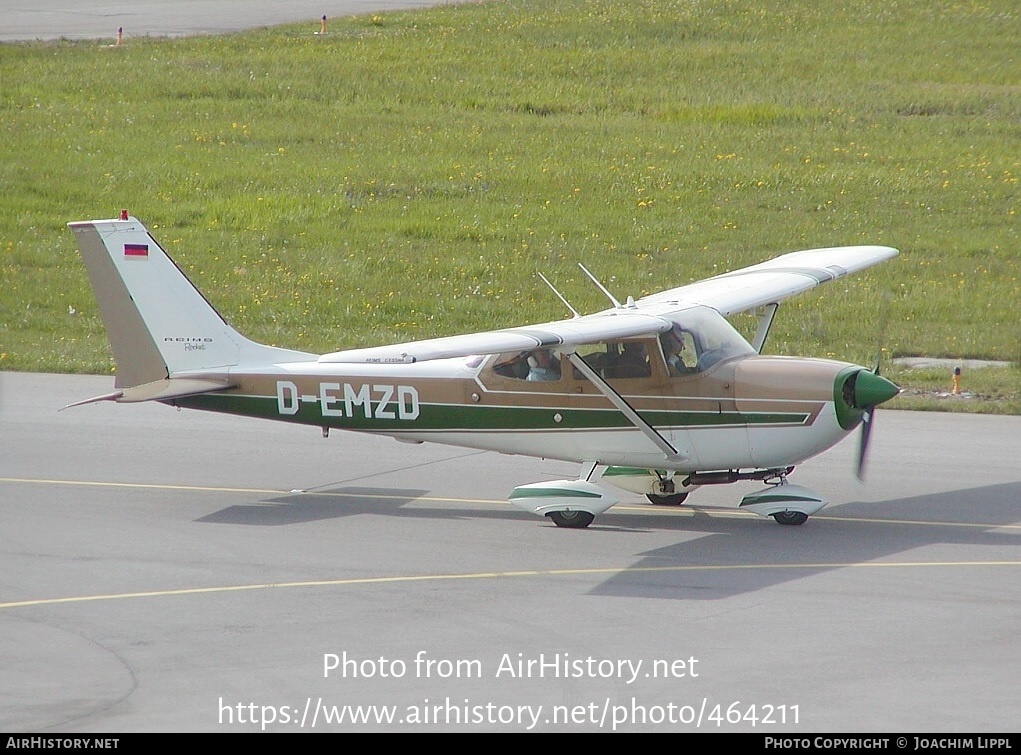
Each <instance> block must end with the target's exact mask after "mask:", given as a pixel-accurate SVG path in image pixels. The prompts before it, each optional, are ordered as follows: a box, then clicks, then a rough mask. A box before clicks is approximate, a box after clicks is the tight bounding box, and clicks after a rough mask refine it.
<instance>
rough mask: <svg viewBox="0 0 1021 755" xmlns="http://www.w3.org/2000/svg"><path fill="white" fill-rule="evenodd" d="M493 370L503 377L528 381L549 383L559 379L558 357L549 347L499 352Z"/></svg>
mask: <svg viewBox="0 0 1021 755" xmlns="http://www.w3.org/2000/svg"><path fill="white" fill-rule="evenodd" d="M493 372H494V373H496V374H497V375H501V376H503V377H509V378H514V379H515V380H525V381H528V382H533V383H534V382H543V383H551V382H556V381H558V380H560V357H559V356H557V355H556V354H554V353H553V352H551V351H550V350H549V349H533V350H532V351H521V352H514V353H512V354H501V355H500V356H498V357H497V358H496V362H495V363H494V365H493Z"/></svg>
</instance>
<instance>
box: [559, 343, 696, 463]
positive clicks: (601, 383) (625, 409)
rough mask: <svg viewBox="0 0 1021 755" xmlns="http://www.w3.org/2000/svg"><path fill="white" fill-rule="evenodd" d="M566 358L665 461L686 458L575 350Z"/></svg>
mask: <svg viewBox="0 0 1021 755" xmlns="http://www.w3.org/2000/svg"><path fill="white" fill-rule="evenodd" d="M567 358H568V360H570V362H571V364H573V365H574V366H575V367H576V368H577V369H578V371H579V372H580V373H581V374H582V375H584V376H585V377H587V378H588V379H589V382H591V383H592V385H594V386H595V387H596V388H598V389H599V392H600V393H602V394H603V395H604V396H606V398H608V399H609V400H610V403H611V404H613V405H614V406H615V407H616V408H617V409H618V410H619V411H620V413H621V414H623V415H624V416H625V417H627V420H628V422H630V423H631V424H632V425H634V426H635V427H637V428H638V429H639V430H641V431H642V433H644V434H645V437H647V438H648V439H649V440H651V441H652V442H653V443H655V444H656V447H657V448H658V449H659V450H660V451H662V452H663V455H664V456H665V457H666V459H667V461H685V460H686V459H687V458H688V457H687V456H685V455H684V454H682V453H679V452H678V451H677V449H676V448H674V447H673V446H672V445H671V444H670V441H668V440H667V439H666V438H664V437H663V436H662V435H660V433H659V431H658V430H656V428H654V427H653V426H652V425H650V424H649V423H648V422H646V421H645V420H644V419H642V417H641V415H639V414H638V412H636V411H635V410H634V409H633V408H632V407H631V405H630V404H629V403H628V402H627V401H625V400H624V397H623V396H621V395H620V394H619V393H617V391H615V390H614V389H613V386H611V385H610V384H609V383H607V382H606V381H605V380H603V378H602V377H600V375H599V373H598V372H596V371H595V370H593V369H592V368H591V367H589V366H588V363H587V362H586V361H585V360H584V359H582V358H581V357H580V356H578V354H577V353H576V352H573V351H572V352H570V353H569V354H567Z"/></svg>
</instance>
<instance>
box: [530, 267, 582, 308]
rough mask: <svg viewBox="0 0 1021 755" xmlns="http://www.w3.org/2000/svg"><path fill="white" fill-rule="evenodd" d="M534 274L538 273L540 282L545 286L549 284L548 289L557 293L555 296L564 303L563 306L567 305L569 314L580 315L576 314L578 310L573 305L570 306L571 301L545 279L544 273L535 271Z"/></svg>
mask: <svg viewBox="0 0 1021 755" xmlns="http://www.w3.org/2000/svg"><path fill="white" fill-rule="evenodd" d="M536 275H538V276H539V277H540V278H542V282H543V283H545V284H546V285H547V286H549V289H550V291H552V292H553V293H555V294H556V295H557V298H558V299H560V301H562V302H563V303H564V306H565V307H567V308H568V309H569V310H571V314H573V315H574V316H575V317H581V315H579V314H578V310H576V309H575V308H574V307H572V306H571V303H570V302H569V301H567V299H565V298H564V295H563V294H561V293H560V292H559V291H557V289H556V288H555V287H554V286H553V284H552V283H550V282H549V281H548V280H547V279H546V276H545V275H543V274H542V273H540V272H538V271H537V272H536Z"/></svg>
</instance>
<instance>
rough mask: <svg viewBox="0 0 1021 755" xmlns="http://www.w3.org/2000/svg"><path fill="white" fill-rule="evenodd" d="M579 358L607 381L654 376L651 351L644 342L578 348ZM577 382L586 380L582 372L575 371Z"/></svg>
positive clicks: (597, 344)
mask: <svg viewBox="0 0 1021 755" xmlns="http://www.w3.org/2000/svg"><path fill="white" fill-rule="evenodd" d="M577 353H578V356H580V357H581V358H582V359H584V360H585V363H586V364H587V365H588V366H589V367H591V368H592V369H593V370H595V371H596V372H598V373H599V374H600V375H601V376H602V377H603V378H605V379H607V380H615V379H618V378H644V377H649V376H650V375H651V374H652V368H651V366H650V364H649V349H648V347H647V346H646V344H645V343H644V342H642V341H609V342H602V343H594V344H590V345H586V346H581V347H579V348H578V352H577ZM573 375H574V379H575V380H584V379H585V377H584V375H582V373H581V371H580V370H579V369H578V368H577V367H575V368H574V369H573Z"/></svg>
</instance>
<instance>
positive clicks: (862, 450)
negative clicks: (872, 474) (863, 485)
mask: <svg viewBox="0 0 1021 755" xmlns="http://www.w3.org/2000/svg"><path fill="white" fill-rule="evenodd" d="M874 413H875V408H870V409H868V410H866V411H865V413H864V414H862V417H861V435H860V436H859V439H858V464H857V468H856V469H855V476H856V477H857V478H858V481H859V482H865V462H866V460H867V458H868V452H869V439H870V438H871V437H872V423H873V422H874V421H875V418H874V417H873V414H874Z"/></svg>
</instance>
